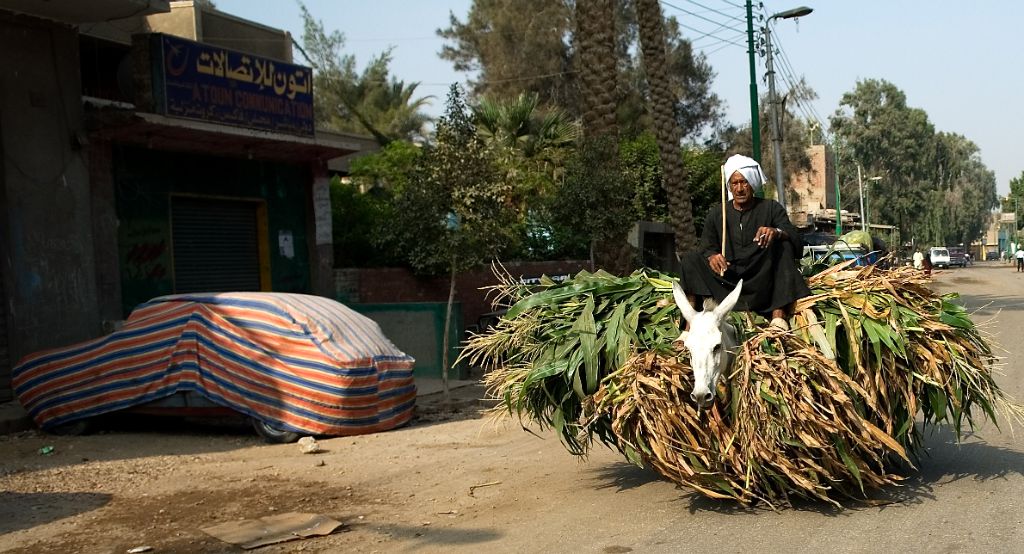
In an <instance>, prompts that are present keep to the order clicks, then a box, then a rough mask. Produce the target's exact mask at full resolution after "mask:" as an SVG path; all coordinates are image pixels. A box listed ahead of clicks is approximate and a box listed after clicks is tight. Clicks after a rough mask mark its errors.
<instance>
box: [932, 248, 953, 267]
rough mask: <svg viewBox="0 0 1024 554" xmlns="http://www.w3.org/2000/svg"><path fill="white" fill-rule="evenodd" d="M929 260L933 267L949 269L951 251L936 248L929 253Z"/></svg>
mask: <svg viewBox="0 0 1024 554" xmlns="http://www.w3.org/2000/svg"><path fill="white" fill-rule="evenodd" d="M928 259H929V260H931V262H932V267H943V268H947V269H948V268H949V250H946V249H945V248H938V247H934V248H932V249H930V250H929V251H928Z"/></svg>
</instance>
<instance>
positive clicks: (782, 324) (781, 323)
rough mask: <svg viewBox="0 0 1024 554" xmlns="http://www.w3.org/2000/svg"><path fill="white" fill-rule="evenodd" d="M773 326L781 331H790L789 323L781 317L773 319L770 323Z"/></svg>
mask: <svg viewBox="0 0 1024 554" xmlns="http://www.w3.org/2000/svg"><path fill="white" fill-rule="evenodd" d="M768 325H769V326H771V327H775V328H776V329H778V330H780V331H789V323H788V322H787V321H786V320H785V319H782V318H781V317H776V318H774V319H772V322H771V323H769V324H768Z"/></svg>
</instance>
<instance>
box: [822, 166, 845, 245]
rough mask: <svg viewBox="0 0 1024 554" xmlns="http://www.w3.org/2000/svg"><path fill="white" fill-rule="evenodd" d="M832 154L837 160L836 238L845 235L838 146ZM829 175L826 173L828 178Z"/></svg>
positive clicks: (835, 183)
mask: <svg viewBox="0 0 1024 554" xmlns="http://www.w3.org/2000/svg"><path fill="white" fill-rule="evenodd" d="M832 155H833V156H834V158H835V162H834V163H833V166H832V182H833V184H834V186H835V187H836V238H839V237H841V236H843V206H842V197H841V196H840V193H839V149H838V148H837V149H836V150H835V151H834V152H832ZM827 177H828V175H827V174H826V178H827Z"/></svg>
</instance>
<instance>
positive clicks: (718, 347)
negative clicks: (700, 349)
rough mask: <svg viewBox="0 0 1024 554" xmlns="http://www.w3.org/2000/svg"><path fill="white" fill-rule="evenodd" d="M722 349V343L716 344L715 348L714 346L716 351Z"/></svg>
mask: <svg viewBox="0 0 1024 554" xmlns="http://www.w3.org/2000/svg"><path fill="white" fill-rule="evenodd" d="M721 350H722V345H721V344H716V345H715V348H714V351H715V352H719V351H721Z"/></svg>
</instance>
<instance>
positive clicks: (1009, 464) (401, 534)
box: [0, 263, 1024, 554]
mask: <svg viewBox="0 0 1024 554" xmlns="http://www.w3.org/2000/svg"><path fill="white" fill-rule="evenodd" d="M935 285H936V288H938V289H942V290H945V291H949V290H960V291H961V292H963V293H964V294H965V295H964V297H963V298H964V300H965V302H967V304H968V305H969V306H971V307H972V308H973V309H972V311H974V313H975V318H976V321H983V320H991V323H990V325H991V328H992V329H993V331H994V332H995V339H996V340H997V341H998V342H999V343H1001V344H1002V345H1003V346H1004V347H1006V348H1007V350H1008V352H1007V358H1006V360H1007V363H1006V365H1005V367H1003V370H1004V373H1003V375H1002V376H1001V377H1000V382H1001V383H1002V385H1003V386H1004V388H1005V389H1006V390H1007V391H1008V392H1010V393H1011V394H1013V395H1014V396H1016V397H1017V398H1024V379H1022V375H1024V366H1022V365H1021V363H1019V362H1018V360H1021V359H1024V344H1022V342H1021V341H1020V340H1019V337H1020V335H1019V329H1020V328H1022V326H1024V300H1022V297H1021V296H1020V291H1021V290H1024V289H1022V288H1021V287H1022V285H1024V274H1020V273H1014V272H1013V271H1012V269H1009V266H1000V265H994V264H993V265H990V266H986V265H983V264H980V263H979V264H978V267H976V268H969V269H965V270H959V269H958V270H955V271H951V272H943V273H939V274H937V282H936V283H935ZM483 393H484V391H483V390H482V388H481V387H480V386H469V387H464V388H460V389H456V390H455V391H453V398H454V400H453V408H452V409H451V410H449V411H447V412H446V411H443V410H442V409H441V407H440V406H439V395H431V396H429V397H421V398H420V399H419V400H418V404H419V415H418V417H417V419H416V421H414V422H413V423H412V424H411V425H409V426H407V427H404V428H402V429H397V430H393V431H388V432H385V433H379V434H374V435H364V436H356V437H342V438H333V439H324V440H321V446H322V447H323V449H324V451H323V452H321V453H318V454H302V453H301V452H300V450H299V447H298V446H297V445H295V444H286V445H268V444H265V443H263V442H261V441H260V440H259V439H258V438H257V437H256V436H255V434H254V433H252V431H251V430H250V429H249V428H247V427H244V426H239V425H238V424H236V423H230V422H221V423H220V424H218V425H211V424H209V423H205V424H202V425H200V424H184V423H182V422H180V421H167V420H154V419H141V418H139V417H137V416H136V417H132V418H120V419H118V420H116V421H110V422H107V426H106V430H105V431H104V432H101V433H98V434H93V435H88V436H82V437H57V436H51V435H46V434H41V433H38V432H25V433H21V434H16V435H9V436H0V552H15V553H26V554H27V553H37V552H67V553H86V554H88V553H125V552H127V551H128V550H129V549H132V548H135V547H139V546H149V547H152V550H151V552H190V553H191V552H196V553H220V552H240V551H241V549H240V548H239V547H236V546H232V545H230V544H227V543H224V542H221V541H219V540H217V539H214V538H213V537H211V536H209V535H207V534H205V533H204V532H203V531H201V529H202V528H204V527H208V526H211V525H214V524H218V523H224V522H228V521H234V520H239V519H252V518H260V517H265V516H270V515H274V514H282V513H287V512H292V511H296V512H308V513H318V514H324V515H327V516H329V517H332V518H334V519H336V520H338V521H340V522H342V523H343V524H344V527H343V528H342V529H340V530H339V531H337V532H335V533H334V534H331V535H329V536H323V537H315V538H310V539H306V540H298V541H293V542H288V543H282V544H278V545H271V546H266V547H262V548H259V549H256V550H254V552H259V553H284V552H445V553H448V552H480V551H484V550H487V551H491V552H552V551H555V552H600V553H622V552H630V551H638V552H680V551H702V550H712V549H714V550H719V551H726V552H752V551H757V552H786V553H787V554H793V553H803V552H807V553H811V552H822V551H828V552H886V551H894V550H898V549H905V548H906V545H907V544H914V545H915V547H916V548H919V549H921V550H928V551H935V552H961V551H1013V550H1019V548H1020V544H1024V517H1022V516H1020V515H1019V514H1020V513H1021V510H1020V508H1019V506H1020V504H1021V501H1020V498H1024V454H1022V452H1024V445H1022V444H1021V443H1022V441H1024V433H1022V432H1021V431H1020V429H1019V428H1018V429H1017V431H1016V433H1011V432H1007V430H1004V431H1003V432H1000V431H999V430H998V429H995V428H994V427H993V426H992V425H989V424H983V425H980V426H979V428H978V429H977V430H976V432H975V433H972V434H970V435H968V436H967V437H965V438H964V441H963V442H961V443H957V441H956V440H955V438H954V437H952V436H951V435H950V433H949V432H945V433H937V434H932V435H928V455H927V458H926V459H925V460H924V462H923V463H924V465H923V469H922V471H921V472H920V473H919V474H916V475H913V476H911V477H910V478H909V479H908V481H907V482H906V483H905V485H904V486H903V487H900V488H899V489H896V490H894V491H891V494H892V495H891V496H890V497H889V500H888V501H887V502H884V503H883V504H881V505H872V506H862V505H856V504H852V505H849V506H847V507H845V508H844V509H843V510H835V509H832V508H831V507H829V506H820V505H806V506H798V507H795V508H793V509H787V510H783V511H780V512H772V511H771V510H768V509H748V508H744V507H741V506H738V505H735V504H732V503H723V502H719V501H712V500H709V499H705V498H703V497H701V496H699V495H695V494H693V493H692V492H691V491H687V490H681V489H678V488H676V487H675V486H674V485H672V484H671V483H669V482H667V481H665V480H663V479H661V478H659V477H658V476H657V475H655V474H654V473H653V472H650V471H645V470H642V469H638V468H636V467H633V466H631V465H629V464H627V463H626V462H625V461H624V459H623V458H622V456H621V455H619V454H617V453H616V452H614V451H611V450H608V449H606V448H603V447H600V446H598V447H595V448H594V449H593V450H592V451H591V454H590V456H589V457H588V458H587V459H586V460H577V459H575V458H573V457H572V456H570V455H569V454H568V453H567V452H566V451H565V449H564V448H563V447H562V445H561V444H560V443H559V442H558V440H557V439H556V438H554V437H553V436H552V433H551V432H550V431H540V430H536V429H533V432H524V430H523V428H522V427H521V426H520V425H519V423H518V422H517V421H515V420H507V419H506V420H504V422H503V423H500V424H495V423H493V422H492V421H491V419H490V418H489V417H487V416H486V415H485V414H483V413H482V412H483V410H484V409H485V406H484V405H483V403H482V402H481V401H480V399H481V398H482V397H483ZM47 447H52V452H50V453H49V454H46V453H43V452H45V451H46V450H48V448H47ZM41 449H46V450H41ZM723 541H725V542H724V543H723ZM723 546H725V548H723Z"/></svg>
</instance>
